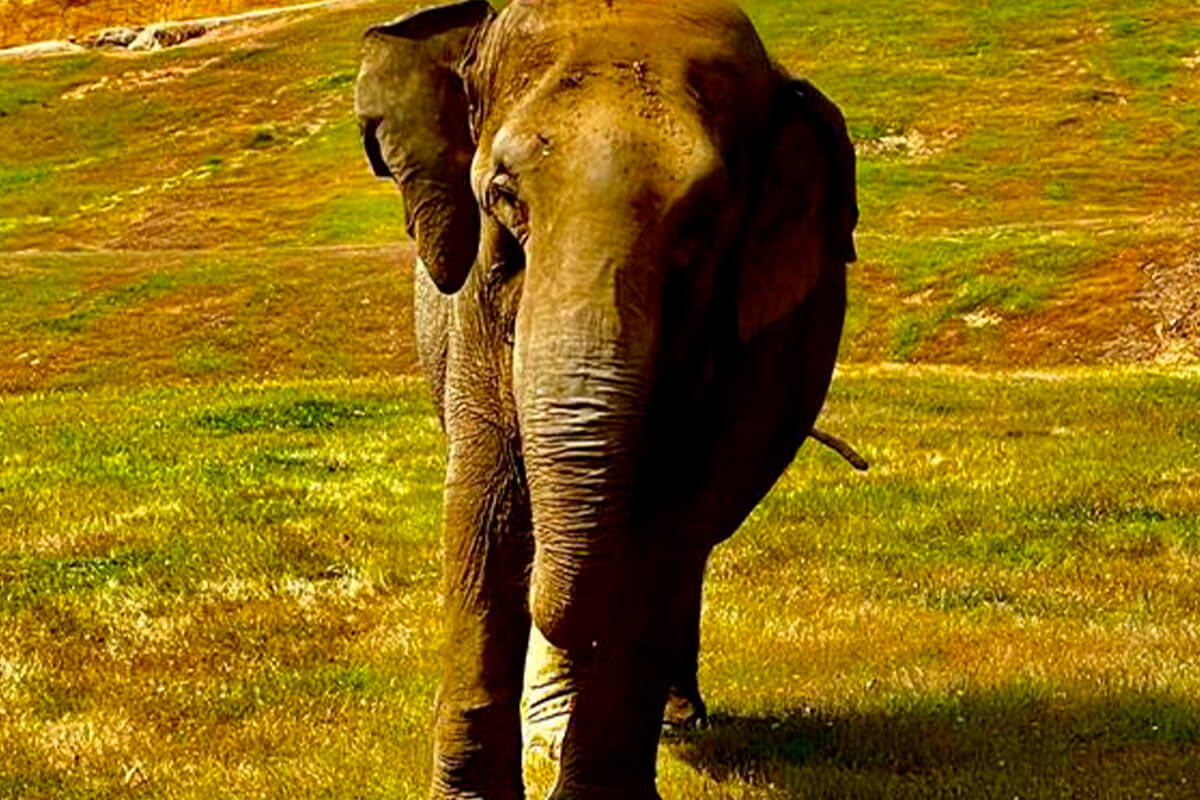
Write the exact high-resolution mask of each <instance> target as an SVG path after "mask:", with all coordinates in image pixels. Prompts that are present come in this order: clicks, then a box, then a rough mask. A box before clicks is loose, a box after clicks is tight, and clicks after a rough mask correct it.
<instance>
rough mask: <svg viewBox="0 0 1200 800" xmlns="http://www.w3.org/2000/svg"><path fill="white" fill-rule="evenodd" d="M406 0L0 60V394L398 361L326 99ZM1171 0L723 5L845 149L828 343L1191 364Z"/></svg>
mask: <svg viewBox="0 0 1200 800" xmlns="http://www.w3.org/2000/svg"><path fill="white" fill-rule="evenodd" d="M412 5H414V4H413V3H411V2H379V3H370V4H358V5H355V4H346V5H342V6H337V7H334V8H330V9H323V10H320V11H312V10H310V11H307V12H302V13H294V14H290V15H285V16H283V17H280V18H274V19H270V20H265V21H263V20H260V21H255V22H246V23H244V24H240V25H234V26H229V27H225V28H222V29H219V30H217V31H215V32H213V33H211V34H209V35H208V36H205V37H202V38H199V39H195V40H193V41H191V42H188V43H186V44H183V45H180V46H178V47H174V48H171V49H167V50H163V51H158V52H153V53H149V54H141V55H138V54H132V53H127V52H112V53H109V52H101V51H95V52H88V53H83V54H77V55H69V56H59V57H50V58H41V59H24V60H21V59H6V60H2V61H0V248H2V249H3V252H2V253H0V280H2V281H3V285H4V291H3V292H0V320H3V322H4V324H3V325H2V326H0V389H7V390H9V391H12V390H14V389H34V388H41V387H51V386H61V385H91V384H94V383H95V382H97V381H117V382H121V381H125V380H127V379H129V380H132V378H129V377H128V376H129V375H130V374H131V373H130V370H132V374H136V375H140V376H142V377H143V378H145V377H146V376H151V375H152V376H154V377H156V378H161V379H165V380H169V381H176V382H181V381H196V380H201V381H203V380H212V379H222V380H223V379H227V378H230V377H233V376H236V375H258V374H260V373H261V372H262V371H264V370H265V371H266V372H267V373H268V374H272V375H280V374H285V375H286V374H296V375H308V376H311V377H317V376H320V375H330V374H346V375H354V374H374V373H375V372H377V371H380V370H383V371H393V370H397V369H406V368H407V367H408V366H409V365H410V364H411V356H410V355H409V354H408V353H409V351H408V344H407V340H408V335H407V331H406V326H407V324H408V323H407V321H406V320H407V318H408V312H407V309H406V303H407V300H406V297H407V290H406V289H405V288H404V287H403V286H402V285H401V284H402V283H403V282H402V281H396V280H393V277H394V276H395V275H396V274H397V271H399V272H401V273H402V272H403V270H405V269H408V268H409V266H408V258H409V255H408V250H407V248H406V246H405V245H404V241H405V235H404V226H403V220H402V209H401V205H400V203H399V201H398V199H397V197H396V193H395V191H394V189H393V188H392V187H391V186H390V185H388V184H387V183H385V182H380V181H377V180H374V179H372V178H371V177H370V176H369V174H368V172H367V169H366V167H365V164H364V161H363V158H362V157H361V155H360V153H359V146H358V141H357V131H356V126H355V121H354V119H353V115H352V111H351V106H352V95H353V81H354V75H355V70H356V59H357V52H358V46H359V44H358V43H359V38H360V35H361V32H362V30H363V29H364V28H365V27H366V26H367V25H368V24H370V23H371V22H373V21H377V20H379V19H385V18H389V17H391V16H394V15H397V14H399V13H401V12H403V11H404V10H405V9H407V8H408V7H410V6H412ZM1186 5H1187V4H1178V3H1167V2H1140V3H1137V2H1135V3H1131V2H1115V1H1114V0H1107V1H1102V2H1083V0H1079V1H1078V2H1075V1H1071V2H1054V3H1049V2H1040V1H1037V0H1006V1H1005V2H993V3H989V4H985V5H984V6H982V7H980V6H978V4H970V3H964V2H951V1H949V0H943V2H938V3H935V4H934V5H933V6H929V5H928V4H922V5H921V6H920V7H916V6H913V7H909V8H897V7H896V6H895V5H894V4H892V3H886V2H882V0H870V2H858V3H854V4H841V5H837V4H829V5H823V6H819V7H816V8H809V7H808V6H806V5H801V4H797V3H785V2H778V1H776V2H769V1H768V0H757V1H756V2H751V3H749V4H748V8H749V11H750V13H751V14H752V16H753V17H754V18H755V20H756V22H757V23H758V25H759V27H760V30H761V32H762V33H763V36H764V38H765V39H766V40H767V42H768V44H769V46H770V47H771V48H772V50H773V52H774V53H775V54H776V55H777V56H778V57H779V58H780V59H781V60H782V61H783V62H784V63H785V64H786V65H787V66H788V67H789V68H791V69H792V70H793V71H795V72H796V73H798V74H804V75H807V76H809V77H810V78H811V79H813V80H814V82H816V83H817V84H818V85H819V86H821V87H822V88H823V89H825V90H826V91H827V93H829V94H830V95H831V96H832V97H833V98H834V99H835V100H836V101H837V102H838V103H839V104H840V105H841V106H842V107H843V109H844V110H845V112H846V115H847V117H848V120H849V123H850V127H851V131H852V135H853V136H854V138H855V140H856V143H857V145H858V149H859V153H860V161H859V181H860V204H861V206H862V223H861V226H860V229H859V245H860V247H859V250H860V254H861V260H860V262H859V263H858V264H857V265H855V266H854V268H853V270H852V286H851V294H852V296H851V312H850V319H849V326H848V331H847V339H846V341H845V344H844V347H843V360H844V361H846V362H877V361H881V360H893V361H907V362H941V363H962V364H971V365H977V366H983V367H1001V366H1053V365H1062V364H1076V363H1082V364H1097V363H1126V362H1159V363H1178V362H1189V361H1196V360H1197V359H1198V358H1200V289H1198V288H1197V287H1198V286H1200V229H1198V222H1197V220H1198V219H1200V189H1197V187H1200V21H1197V19H1196V17H1195V15H1194V13H1193V12H1192V11H1190V10H1189V9H1188V8H1186ZM364 287H370V291H367V290H365V289H364ZM360 290H362V291H360ZM368 309H369V310H368ZM46 318H49V319H50V320H51V322H46ZM381 326H382V327H381ZM331 331H337V335H329V332H331ZM381 331H384V333H383V334H381V333H380V332H381ZM146 332H153V334H154V335H153V337H151V338H149V339H147V338H146V337H145V334H146ZM129 336H140V337H141V338H140V340H138V341H137V343H136V344H131V343H130V342H132V340H130V339H129ZM311 336H316V337H317V338H316V339H313V338H310V337H311ZM322 337H324V338H322ZM246 342H267V343H268V344H269V346H265V345H264V347H265V349H264V350H263V351H262V352H261V353H260V352H258V351H257V350H254V351H248V350H247V348H246V347H245V346H244V345H245V343H246ZM119 343H124V344H119ZM318 345H319V346H318ZM318 353H319V355H318ZM331 371H332V372H331ZM98 376H107V377H98ZM140 379H141V378H139V379H138V380H140Z"/></svg>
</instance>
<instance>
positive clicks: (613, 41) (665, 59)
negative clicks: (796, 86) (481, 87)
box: [480, 0, 773, 118]
mask: <svg viewBox="0 0 1200 800" xmlns="http://www.w3.org/2000/svg"><path fill="white" fill-rule="evenodd" d="M612 9H613V10H609V5H608V4H607V3H606V2H605V0H598V2H589V1H588V0H538V2H536V3H535V2H533V0H527V2H525V3H518V4H515V5H511V6H509V8H508V9H507V10H506V11H505V12H504V14H502V15H501V17H500V19H499V20H498V21H497V24H496V26H495V27H494V28H493V30H492V31H491V32H490V33H489V34H488V37H487V41H486V42H485V43H484V47H483V49H482V53H481V64H480V66H481V68H482V69H481V73H482V74H481V75H480V77H481V78H483V80H484V81H485V82H487V83H489V84H490V86H491V87H492V92H491V93H490V95H491V98H490V100H491V102H492V103H494V106H493V110H498V109H502V108H512V107H514V106H515V105H517V104H520V103H523V102H528V101H530V100H531V99H532V98H534V97H537V98H539V99H538V100H537V102H538V103H539V104H540V103H543V102H544V101H545V100H546V99H547V98H548V97H551V96H554V95H559V94H562V93H564V92H566V93H575V94H578V93H580V90H583V91H582V93H583V94H588V93H589V91H588V90H599V91H603V92H607V93H609V94H610V95H612V96H614V97H620V98H621V101H622V102H624V103H625V104H626V106H627V109H628V111H629V112H632V113H633V114H635V115H638V116H641V117H647V118H652V117H661V116H662V115H663V113H662V112H663V111H664V110H665V108H666V107H667V106H670V105H672V104H676V105H678V104H680V103H682V104H685V105H690V102H691V101H690V100H689V99H688V98H692V99H696V100H699V102H700V104H701V106H703V107H705V108H707V109H713V110H721V111H722V113H723V112H730V113H735V114H736V113H738V111H739V107H741V108H743V109H744V108H746V107H751V108H753V107H761V106H763V105H764V104H765V103H764V97H765V93H766V92H767V91H769V84H770V83H771V76H772V75H773V71H772V68H771V65H770V61H769V59H768V58H767V55H766V53H765V51H764V49H763V47H762V43H761V42H760V41H759V39H758V36H757V34H756V33H755V32H754V29H753V27H752V26H751V25H750V23H749V21H748V20H747V19H746V18H745V16H744V15H743V14H741V12H740V11H737V9H736V8H734V7H732V6H728V5H727V4H722V3H709V2H683V3H674V2H673V3H664V2H653V3H649V2H637V1H636V0H613V3H612ZM570 102H573V101H570Z"/></svg>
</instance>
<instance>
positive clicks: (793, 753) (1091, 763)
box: [666, 689, 1200, 800]
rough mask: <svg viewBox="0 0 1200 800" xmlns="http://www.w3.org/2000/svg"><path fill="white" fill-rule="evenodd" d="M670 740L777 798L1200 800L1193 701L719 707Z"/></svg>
mask: <svg viewBox="0 0 1200 800" xmlns="http://www.w3.org/2000/svg"><path fill="white" fill-rule="evenodd" d="M885 705H886V704H885ZM666 741H667V742H668V743H669V744H670V747H671V750H672V752H673V753H674V755H675V756H676V757H678V758H681V759H682V760H683V761H685V762H687V763H688V764H690V765H691V766H693V767H694V768H695V769H697V770H698V771H700V772H701V773H703V774H705V775H707V776H708V777H709V778H711V779H712V780H714V781H716V782H717V783H720V784H726V783H727V784H729V785H730V789H731V790H733V786H734V785H738V784H745V783H749V784H751V785H754V786H762V787H773V789H772V790H771V791H770V792H769V793H770V796H771V797H775V796H782V797H837V798H845V797H862V798H868V797H870V798H876V797H878V798H885V797H886V798H897V797H914V798H917V797H970V798H976V797H984V798H991V797H995V798H1005V800H1010V798H1013V797H1021V798H1030V797H1056V798H1060V797H1068V798H1075V797H1094V798H1108V797H1113V798H1117V797H1163V798H1181V800H1182V798H1195V797H1200V698H1195V697H1170V696H1164V695H1155V694H1142V693H1130V694H1123V695H1117V696H1110V697H1106V698H1104V699H1098V700H1079V701H1074V700H1071V699H1070V698H1069V697H1064V696H1062V695H1061V694H1057V695H1056V694H1054V693H1050V692H1044V693H1030V692H1023V691H1018V690H1011V689H1009V690H1000V691H996V692H991V693H976V694H965V695H962V696H949V697H939V698H933V699H926V700H922V701H911V702H907V703H904V704H903V705H902V706H899V705H897V706H895V707H892V708H886V709H884V710H871V711H845V712H841V713H833V712H823V711H821V710H819V709H813V708H797V709H789V710H786V711H784V712H782V713H779V714H776V715H765V716H738V715H731V714H723V713H720V712H717V713H714V715H713V716H712V718H711V720H710V723H709V726H708V728H707V729H705V730H700V731H689V732H685V733H675V734H672V735H669V736H668V737H667V739H666ZM780 792H782V793H780ZM736 796H739V797H740V796H742V794H740V793H736Z"/></svg>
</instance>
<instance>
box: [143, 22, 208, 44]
mask: <svg viewBox="0 0 1200 800" xmlns="http://www.w3.org/2000/svg"><path fill="white" fill-rule="evenodd" d="M206 33H208V28H207V27H206V26H204V25H201V24H200V23H197V22H166V23H162V24H160V25H147V26H146V27H145V28H143V29H142V31H141V33H139V34H138V35H137V38H136V39H134V40H133V41H132V42H130V43H129V49H130V50H160V49H162V48H164V47H173V46H174V45H177V44H180V43H182V42H186V41H187V40H189V39H195V38H196V37H197V36H203V35H204V34H206Z"/></svg>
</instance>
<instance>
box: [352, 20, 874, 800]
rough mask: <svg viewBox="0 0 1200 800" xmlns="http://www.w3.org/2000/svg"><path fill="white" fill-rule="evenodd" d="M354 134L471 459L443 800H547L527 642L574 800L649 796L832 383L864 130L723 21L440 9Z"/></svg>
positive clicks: (698, 711)
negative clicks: (385, 198)
mask: <svg viewBox="0 0 1200 800" xmlns="http://www.w3.org/2000/svg"><path fill="white" fill-rule="evenodd" d="M356 111H357V114H358V119H359V124H360V128H361V132H362V140H363V145H364V147H365V149H366V155H367V158H368V160H369V162H370V165H371V167H372V168H373V170H374V172H375V174H376V175H378V176H381V177H388V178H391V179H393V180H394V181H395V182H396V184H397V185H398V186H399V188H400V190H401V192H402V194H403V197H404V205H405V208H406V211H407V215H408V216H407V218H408V225H409V229H410V232H411V233H412V234H413V235H414V236H415V238H416V242H417V252H418V256H419V261H420V263H421V264H422V265H423V267H418V269H417V273H418V274H417V279H416V328H417V330H416V333H417V348H418V351H419V355H420V358H421V362H422V365H423V368H424V370H425V371H426V374H427V377H428V380H429V383H430V385H431V386H432V389H433V394H434V398H435V402H436V406H437V410H438V413H439V415H440V418H441V420H442V424H443V427H444V429H445V432H446V437H447V442H448V456H447V467H446V484H445V497H444V504H445V507H444V514H443V524H444V531H443V536H444V563H443V576H444V577H443V581H444V583H443V592H444V616H445V622H444V624H445V631H446V644H445V657H444V667H443V674H442V678H441V688H440V691H439V694H438V704H437V712H436V728H435V734H434V765H433V778H432V789H431V796H433V797H438V798H442V797H457V798H468V797H469V798H488V799H489V800H491V799H492V798H516V797H522V796H523V795H524V790H523V787H522V777H521V764H522V762H521V744H522V727H521V698H522V689H523V673H524V671H525V668H526V653H527V648H528V645H529V640H530V629H531V622H532V625H533V626H534V628H535V630H536V633H537V638H538V639H539V641H541V643H542V644H541V647H540V651H539V652H540V655H539V656H538V660H537V662H536V663H535V664H532V665H531V668H530V670H529V671H530V674H531V677H530V680H529V688H528V690H527V695H528V696H527V698H526V700H527V702H528V703H529V705H530V707H531V712H530V716H531V718H532V722H533V724H534V727H535V728H536V726H537V725H538V724H541V723H542V722H544V721H545V718H553V716H554V712H558V713H560V714H562V715H569V723H567V724H566V726H565V732H564V733H563V737H564V738H563V739H562V741H561V746H560V747H559V748H558V750H559V759H560V761H559V775H558V782H557V785H556V787H555V789H554V792H553V794H552V797H553V798H558V799H559V800H563V799H564V798H587V799H589V800H590V799H592V798H597V799H602V800H607V799H608V798H622V800H627V799H629V798H633V799H634V800H643V799H645V798H657V797H658V794H657V792H656V789H655V758H656V750H657V745H658V739H659V734H660V730H661V723H662V721H663V714H664V707H666V708H667V716H668V718H669V719H670V720H673V721H676V722H679V721H687V720H689V719H694V718H696V717H698V716H700V715H702V714H703V703H702V701H701V700H700V695H699V691H698V689H697V686H696V653H697V647H698V641H699V640H698V625H699V617H700V595H701V581H702V577H703V572H704V566H705V562H706V559H707V557H708V555H709V552H710V550H711V549H712V548H713V546H714V545H715V544H716V543H718V542H720V541H721V540H723V539H724V538H726V537H728V536H729V535H730V534H731V533H732V532H733V531H734V530H735V529H736V528H737V527H738V525H739V524H740V523H741V522H742V520H743V519H744V518H745V517H746V515H747V514H748V513H749V512H750V511H751V509H753V507H754V506H755V504H757V503H758V501H759V500H760V499H761V498H762V497H763V495H764V494H766V492H767V491H768V489H769V488H770V487H771V485H772V484H773V483H774V481H775V480H776V479H777V478H778V477H779V475H780V474H781V473H782V472H783V470H784V469H785V468H786V467H787V465H788V464H789V463H790V461H791V460H792V458H793V457H794V455H795V453H796V450H797V448H798V447H799V446H800V444H801V442H802V441H803V440H804V439H805V437H806V436H807V435H808V434H809V432H810V430H811V429H812V425H813V422H814V420H815V419H816V417H817V414H818V412H819V410H820V408H821V405H822V403H823V402H824V398H825V393H826V390H827V388H828V386H829V382H830V378H831V375H832V372H833V367H834V360H835V357H836V354H837V348H838V341H839V338H840V336H841V329H842V320H843V314H844V309H845V277H846V276H845V273H846V264H847V263H848V262H850V261H853V260H854V257H855V255H854V245H853V229H854V226H855V224H856V220H857V216H858V212H857V207H856V201H855V186H854V150H853V146H852V145H851V143H850V140H849V138H848V136H847V133H846V128H845V124H844V121H843V119H842V116H841V114H840V113H839V111H838V110H837V108H836V107H835V106H834V105H833V104H832V103H831V102H830V101H829V100H827V99H826V98H825V97H824V96H823V95H822V94H821V93H819V92H818V91H817V90H816V89H815V88H813V87H812V86H811V85H810V84H808V83H806V82H804V81H800V80H796V79H793V78H791V77H789V76H788V75H787V74H786V73H785V72H784V71H783V70H782V69H781V68H780V67H778V66H776V65H775V64H774V63H773V62H772V61H771V60H770V59H769V58H768V56H767V54H766V52H765V51H764V48H763V45H762V43H761V42H760V40H759V38H758V36H757V34H756V33H755V31H754V29H753V27H752V25H751V23H750V22H749V20H748V19H747V18H746V16H745V15H744V14H743V13H742V12H741V11H740V10H739V9H738V8H737V7H736V6H735V5H733V4H732V3H724V2H718V1H717V0H672V2H662V1H661V0H513V2H511V3H509V4H508V6H507V7H506V8H505V9H504V10H503V11H502V12H499V13H497V12H495V11H494V10H493V9H492V8H491V6H489V4H488V3H486V2H482V1H481V0H467V1H466V2H457V3H452V4H450V5H444V6H440V7H435V8H429V9H425V10H422V11H417V12H415V13H412V14H409V15H408V16H405V17H403V18H400V19H398V20H395V21H392V22H388V23H386V24H381V25H378V26H375V27H373V28H371V29H370V30H369V31H368V32H367V34H366V37H365V44H364V53H363V60H362V66H361V70H360V73H359V77H358V83H357V88H356ZM668 699H669V700H670V702H669V703H668ZM547 709H549V710H550V711H549V712H546V710H547ZM539 712H546V713H539Z"/></svg>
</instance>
